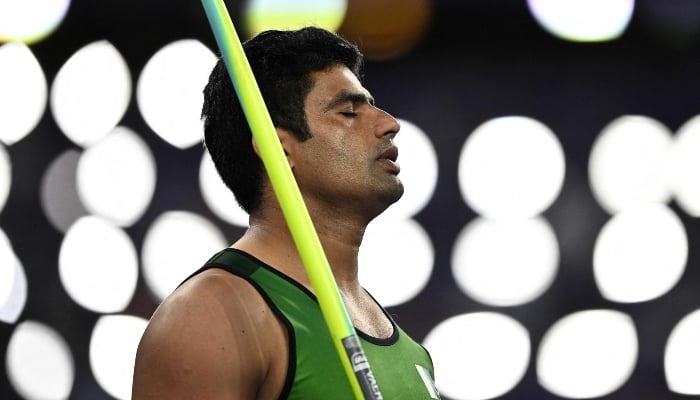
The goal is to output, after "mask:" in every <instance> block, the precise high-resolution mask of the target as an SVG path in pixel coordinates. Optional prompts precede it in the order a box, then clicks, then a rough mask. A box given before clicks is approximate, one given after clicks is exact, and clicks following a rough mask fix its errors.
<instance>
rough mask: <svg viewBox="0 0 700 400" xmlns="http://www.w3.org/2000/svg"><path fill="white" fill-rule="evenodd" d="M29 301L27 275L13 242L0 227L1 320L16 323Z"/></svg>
mask: <svg viewBox="0 0 700 400" xmlns="http://www.w3.org/2000/svg"><path fill="white" fill-rule="evenodd" d="M26 302H27V277H26V275H25V274H24V267H22V264H21V263H20V261H19V259H18V258H17V255H16V254H15V252H14V250H13V249H12V244H11V243H10V240H9V238H8V237H7V235H5V233H4V232H3V231H2V229H0V321H2V322H6V323H8V324H14V323H15V322H16V321H17V318H19V316H20V314H21V313H22V310H23V309H24V305H25V303H26Z"/></svg>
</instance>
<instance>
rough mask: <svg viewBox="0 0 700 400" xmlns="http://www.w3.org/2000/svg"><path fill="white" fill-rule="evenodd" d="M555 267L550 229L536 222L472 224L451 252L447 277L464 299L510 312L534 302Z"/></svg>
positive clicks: (554, 242)
mask: <svg viewBox="0 0 700 400" xmlns="http://www.w3.org/2000/svg"><path fill="white" fill-rule="evenodd" d="M558 266H559V248H558V244H557V238H556V236H555V235H554V231H553V230H552V227H551V226H550V225H549V224H548V223H547V221H546V220H544V219H542V218H535V219H527V220H488V219H484V218H477V219H474V220H472V221H471V222H470V223H469V224H468V225H467V226H466V227H465V228H464V229H463V230H462V232H461V233H460V234H459V236H458V237H457V239H456V241H455V245H454V247H453V250H452V274H453V275H454V279H455V281H456V282H457V285H458V286H459V287H460V289H462V290H463V291H464V292H465V293H466V294H467V295H469V297H471V298H473V299H474V300H477V301H479V302H481V303H484V304H488V305H494V306H514V305H520V304H524V303H527V302H529V301H531V300H534V299H535V298H537V297H539V296H540V295H541V294H542V293H543V292H544V291H545V290H547V289H548V288H549V286H550V285H551V284H552V281H553V280H554V277H555V275H556V272H557V270H558Z"/></svg>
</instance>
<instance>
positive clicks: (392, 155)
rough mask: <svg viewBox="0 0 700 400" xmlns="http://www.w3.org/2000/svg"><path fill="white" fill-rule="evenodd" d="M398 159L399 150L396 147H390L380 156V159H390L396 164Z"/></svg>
mask: <svg viewBox="0 0 700 400" xmlns="http://www.w3.org/2000/svg"><path fill="white" fill-rule="evenodd" d="M398 158H399V148H398V147H396V146H391V147H389V148H388V149H386V150H385V151H384V152H383V153H382V154H381V155H380V156H379V159H388V160H389V161H391V162H396V159H398Z"/></svg>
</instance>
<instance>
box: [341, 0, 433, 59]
mask: <svg viewBox="0 0 700 400" xmlns="http://www.w3.org/2000/svg"><path fill="white" fill-rule="evenodd" d="M431 21H432V8H431V4H430V0H350V1H349V2H348V8H347V11H346V14H345V20H344V21H343V24H342V25H341V27H340V31H339V32H340V34H342V35H343V36H344V37H346V38H348V40H350V41H352V42H353V43H356V44H357V45H358V47H359V48H360V50H362V53H363V54H364V56H365V58H366V59H368V60H375V61H386V60H391V59H396V58H399V57H401V56H403V55H405V54H407V53H409V52H410V51H411V50H413V49H414V48H416V47H417V46H418V45H419V44H420V43H421V40H422V39H423V36H424V35H425V33H426V31H427V30H428V27H429V26H430V23H431Z"/></svg>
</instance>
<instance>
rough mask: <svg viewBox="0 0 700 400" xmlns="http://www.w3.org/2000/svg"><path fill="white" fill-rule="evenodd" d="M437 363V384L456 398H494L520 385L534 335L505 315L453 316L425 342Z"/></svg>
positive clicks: (448, 394) (476, 314)
mask: <svg viewBox="0 0 700 400" xmlns="http://www.w3.org/2000/svg"><path fill="white" fill-rule="evenodd" d="M423 345H424V346H425V348H426V349H427V350H428V351H429V352H430V355H431V357H432V359H433V363H434V364H435V370H436V371H440V372H439V373H436V376H435V385H436V386H437V388H438V389H439V390H440V393H441V394H442V395H444V396H448V397H450V398H454V399H473V400H478V399H491V398H494V397H498V396H501V395H503V394H505V393H507V392H508V391H510V390H511V389H512V388H513V387H515V385H517V384H518V382H520V380H521V379H522V378H523V375H524V374H525V371H526V369H527V365H528V363H529V361H530V335H529V334H528V332H527V330H526V329H525V327H523V326H522V325H521V324H520V323H519V322H517V321H515V320H514V319H512V318H510V317H508V316H505V315H503V314H498V313H491V312H479V313H471V314H463V315H458V316H455V317H451V318H449V319H447V320H445V321H443V322H441V323H440V324H438V325H437V326H436V327H435V328H433V330H432V331H430V332H429V333H428V335H427V336H426V337H425V341H424V342H423Z"/></svg>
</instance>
